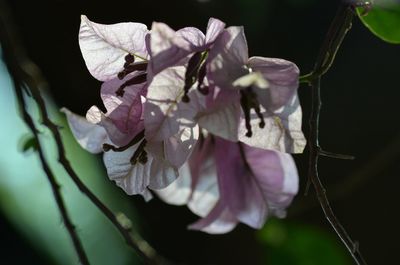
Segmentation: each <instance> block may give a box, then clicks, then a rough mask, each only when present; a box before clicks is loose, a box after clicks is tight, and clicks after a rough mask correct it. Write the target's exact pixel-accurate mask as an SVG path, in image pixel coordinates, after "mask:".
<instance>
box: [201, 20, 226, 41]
mask: <svg viewBox="0 0 400 265" xmlns="http://www.w3.org/2000/svg"><path fill="white" fill-rule="evenodd" d="M224 28H225V23H224V22H222V21H221V20H219V19H216V18H210V19H209V20H208V25H207V32H206V39H205V42H206V45H209V44H212V43H213V42H214V41H215V40H216V39H217V38H218V36H219V35H220V34H221V33H222V31H223V30H224Z"/></svg>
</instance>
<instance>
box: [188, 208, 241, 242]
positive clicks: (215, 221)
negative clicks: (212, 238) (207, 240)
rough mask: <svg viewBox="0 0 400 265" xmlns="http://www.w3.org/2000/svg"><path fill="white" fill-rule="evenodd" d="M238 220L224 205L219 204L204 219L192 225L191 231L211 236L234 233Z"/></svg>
mask: <svg viewBox="0 0 400 265" xmlns="http://www.w3.org/2000/svg"><path fill="white" fill-rule="evenodd" d="M237 223H238V220H237V219H236V218H235V216H234V215H233V214H232V213H231V212H230V211H229V209H228V208H227V207H225V206H224V205H223V203H221V202H219V203H218V204H217V205H216V206H215V207H214V208H213V209H212V211H211V212H210V213H209V214H208V215H207V216H206V217H204V218H202V219H200V220H198V221H197V222H195V223H193V224H191V225H190V226H189V227H188V228H189V229H191V230H200V231H203V232H206V233H209V234H224V233H228V232H230V231H232V229H233V228H235V226H236V225H237Z"/></svg>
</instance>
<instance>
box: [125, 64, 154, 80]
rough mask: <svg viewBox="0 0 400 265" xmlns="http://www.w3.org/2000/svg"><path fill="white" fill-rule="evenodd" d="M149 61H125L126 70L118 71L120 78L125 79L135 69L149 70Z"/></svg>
mask: <svg viewBox="0 0 400 265" xmlns="http://www.w3.org/2000/svg"><path fill="white" fill-rule="evenodd" d="M147 65H148V63H147V62H137V63H134V64H128V65H127V63H125V65H124V70H122V71H121V72H119V73H118V78H119V79H120V80H122V79H124V78H125V77H126V76H127V75H128V74H130V73H132V72H134V71H146V70H147Z"/></svg>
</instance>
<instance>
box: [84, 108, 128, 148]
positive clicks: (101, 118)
mask: <svg viewBox="0 0 400 265" xmlns="http://www.w3.org/2000/svg"><path fill="white" fill-rule="evenodd" d="M86 119H87V120H88V121H89V122H90V123H92V124H95V125H98V126H101V127H103V128H104V129H105V131H106V132H107V135H108V137H109V138H110V140H111V142H113V144H115V145H117V146H124V145H126V144H127V143H129V141H130V140H131V139H132V137H131V136H130V135H128V134H125V133H122V132H121V131H120V130H119V129H118V128H117V127H116V126H115V124H114V123H113V122H112V121H111V119H109V118H108V117H107V116H106V115H104V113H103V112H102V111H101V110H100V109H99V108H98V107H96V106H92V107H91V108H90V109H89V110H88V111H87V113H86Z"/></svg>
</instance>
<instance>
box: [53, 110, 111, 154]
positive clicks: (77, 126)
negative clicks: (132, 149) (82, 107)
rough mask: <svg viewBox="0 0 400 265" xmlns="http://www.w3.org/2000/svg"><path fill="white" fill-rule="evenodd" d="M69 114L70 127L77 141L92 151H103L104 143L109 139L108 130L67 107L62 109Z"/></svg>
mask: <svg viewBox="0 0 400 265" xmlns="http://www.w3.org/2000/svg"><path fill="white" fill-rule="evenodd" d="M61 111H62V112H64V113H65V115H66V116H67V121H68V124H69V127H70V129H71V131H72V134H73V135H74V137H75V139H76V140H77V142H78V143H79V144H80V145H81V146H82V148H84V149H86V150H87V151H89V152H90V153H93V154H97V153H101V152H102V151H103V144H104V143H105V142H106V140H107V139H108V137H107V133H106V130H105V129H104V128H103V127H101V126H98V125H96V124H93V123H90V122H88V121H87V120H86V119H85V118H84V117H82V116H79V115H76V114H74V113H72V112H71V111H69V110H68V109H66V108H62V109H61Z"/></svg>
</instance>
